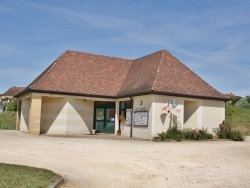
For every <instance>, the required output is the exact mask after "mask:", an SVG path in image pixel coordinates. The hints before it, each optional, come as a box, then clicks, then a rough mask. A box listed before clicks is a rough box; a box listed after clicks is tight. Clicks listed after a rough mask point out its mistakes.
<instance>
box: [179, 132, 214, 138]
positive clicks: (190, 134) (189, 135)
mask: <svg viewBox="0 0 250 188" xmlns="http://www.w3.org/2000/svg"><path fill="white" fill-rule="evenodd" d="M183 133H184V136H185V139H189V140H205V139H213V135H212V134H210V133H208V131H207V129H184V130H183Z"/></svg>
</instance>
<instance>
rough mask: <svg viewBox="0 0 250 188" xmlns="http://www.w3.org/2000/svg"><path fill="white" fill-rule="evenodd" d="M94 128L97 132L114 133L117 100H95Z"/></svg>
mask: <svg viewBox="0 0 250 188" xmlns="http://www.w3.org/2000/svg"><path fill="white" fill-rule="evenodd" d="M94 128H95V129H96V133H114V131H115V102H95V120H94Z"/></svg>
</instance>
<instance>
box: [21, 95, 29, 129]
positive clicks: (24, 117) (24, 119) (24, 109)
mask: <svg viewBox="0 0 250 188" xmlns="http://www.w3.org/2000/svg"><path fill="white" fill-rule="evenodd" d="M30 105H31V100H30V98H24V99H22V106H21V118H20V131H23V132H28V130H29V113H30Z"/></svg>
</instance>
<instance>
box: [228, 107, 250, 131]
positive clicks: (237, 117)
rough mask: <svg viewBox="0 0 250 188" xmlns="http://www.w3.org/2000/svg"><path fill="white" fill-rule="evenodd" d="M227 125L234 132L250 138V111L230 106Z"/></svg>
mask: <svg viewBox="0 0 250 188" xmlns="http://www.w3.org/2000/svg"><path fill="white" fill-rule="evenodd" d="M225 124H226V125H228V126H230V128H231V129H232V130H234V131H238V132H240V133H242V134H244V135H248V136H250V110H249V109H245V108H238V107H235V106H232V105H230V104H228V105H227V106H226V121H225Z"/></svg>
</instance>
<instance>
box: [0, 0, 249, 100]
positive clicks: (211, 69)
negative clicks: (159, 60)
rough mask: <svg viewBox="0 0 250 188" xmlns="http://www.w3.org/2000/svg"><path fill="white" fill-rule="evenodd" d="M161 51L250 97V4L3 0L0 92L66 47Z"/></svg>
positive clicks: (233, 0) (224, 0)
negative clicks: (165, 51)
mask: <svg viewBox="0 0 250 188" xmlns="http://www.w3.org/2000/svg"><path fill="white" fill-rule="evenodd" d="M162 49H166V50H168V51H169V52H170V53H171V54H172V55H174V56H175V57H176V58H178V59H179V60H180V61H181V62H182V63H184V64H185V65H187V66H188V67H189V68H190V69H191V70H193V71H194V72H195V73H196V74H198V75H199V76H200V77H201V78H202V79H204V80H205V81H206V82H207V83H209V84H210V85H211V86H212V87H214V88H215V89H216V90H218V91H220V92H221V93H233V94H235V95H238V96H242V97H244V96H246V95H250V73H249V71H250V1H249V0H178V1H177V0H136V1H135V0H122V1H117V0H105V1H104V0H53V1H51V0H42V1H41V0H11V1H10V0H0V93H4V92H5V91H6V90H7V89H8V88H10V87H12V86H18V87H21V86H22V87H26V86H27V85H29V84H30V83H31V82H32V81H33V80H34V79H35V78H36V77H37V76H38V75H39V74H40V73H41V72H42V71H44V70H45V69H46V68H47V67H48V66H49V65H50V64H52V63H53V62H54V61H55V60H56V59H57V58H58V57H59V56H60V55H61V54H62V53H63V52H64V51H66V50H75V51H82V52H88V53H94V54H100V55H107V56H112V57H121V58H127V59H136V58H139V57H142V56H145V55H148V54H151V53H154V52H156V51H159V50H162Z"/></svg>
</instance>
